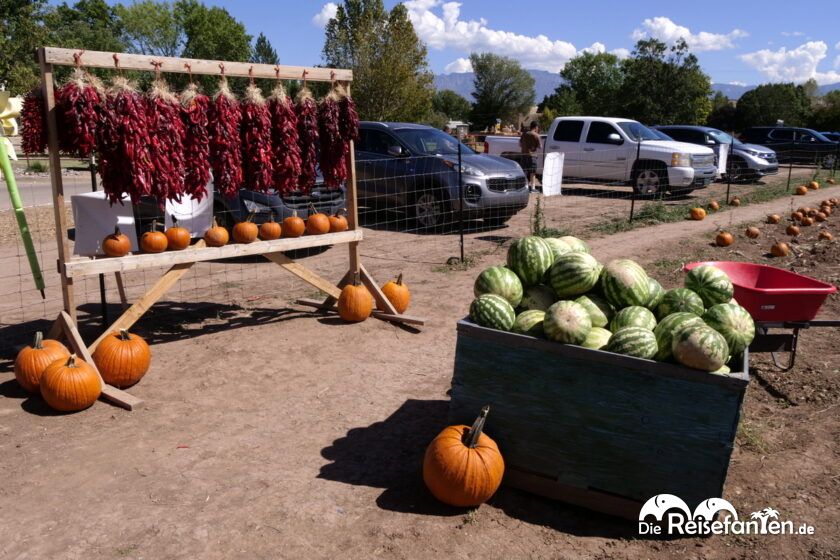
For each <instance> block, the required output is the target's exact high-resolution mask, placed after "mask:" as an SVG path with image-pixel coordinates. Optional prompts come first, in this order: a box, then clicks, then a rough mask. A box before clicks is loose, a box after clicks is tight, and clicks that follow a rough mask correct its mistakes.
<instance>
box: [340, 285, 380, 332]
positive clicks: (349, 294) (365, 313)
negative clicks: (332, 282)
mask: <svg viewBox="0 0 840 560" xmlns="http://www.w3.org/2000/svg"><path fill="white" fill-rule="evenodd" d="M372 311H373V296H371V295H370V292H369V291H368V289H367V288H365V287H364V286H361V285H359V274H358V273H356V274H354V275H353V282H352V283H351V284H347V285H346V286H344V288H342V290H341V295H340V296H339V297H338V316H339V317H341V318H342V319H344V320H345V321H349V322H351V323H358V322H360V321H364V320H365V319H367V318H368V317H370V314H371V312H372Z"/></svg>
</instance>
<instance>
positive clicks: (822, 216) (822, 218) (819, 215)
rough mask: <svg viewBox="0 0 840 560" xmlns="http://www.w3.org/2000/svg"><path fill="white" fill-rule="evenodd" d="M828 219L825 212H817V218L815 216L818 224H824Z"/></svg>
mask: <svg viewBox="0 0 840 560" xmlns="http://www.w3.org/2000/svg"><path fill="white" fill-rule="evenodd" d="M827 219H828V216H827V215H825V214H824V213H823V212H817V214H816V216H814V220H815V221H817V222H824V221H826V220H827Z"/></svg>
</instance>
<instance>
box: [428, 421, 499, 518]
mask: <svg viewBox="0 0 840 560" xmlns="http://www.w3.org/2000/svg"><path fill="white" fill-rule="evenodd" d="M489 411H490V407H489V406H485V407H484V408H482V409H481V414H479V416H478V418H476V420H475V422H474V423H473V425H472V426H471V427H467V426H464V425H460V426H448V427H446V428H444V429H443V431H442V432H440V434H438V436H437V437H436V438H435V439H433V440H432V443H430V444H429V447H427V448H426V454H425V456H424V457H423V481H424V482H425V483H426V486H427V487H428V488H429V490H430V491H431V493H432V494H433V495H434V497H435V498H437V499H438V500H440V501H441V502H443V503H445V504H449V505H452V506H457V507H474V506H477V505H479V504H482V503H484V502H486V501H487V500H489V499H490V498H491V497H492V496H493V494H495V493H496V490H498V489H499V485H500V484H501V483H502V477H503V476H504V474H505V461H504V459H503V458H502V454H501V453H500V452H499V447H498V446H497V445H496V442H495V441H493V440H492V439H490V437H489V436H487V435H486V434H483V433H482V430H483V429H484V423H485V421H486V420H487V413H488V412H489Z"/></svg>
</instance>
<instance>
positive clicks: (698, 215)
mask: <svg viewBox="0 0 840 560" xmlns="http://www.w3.org/2000/svg"><path fill="white" fill-rule="evenodd" d="M689 213H690V215H691V219H692V220H702V219H703V218H705V217H706V211H705V210H703V209H702V208H692V209H691V210H690V211H689Z"/></svg>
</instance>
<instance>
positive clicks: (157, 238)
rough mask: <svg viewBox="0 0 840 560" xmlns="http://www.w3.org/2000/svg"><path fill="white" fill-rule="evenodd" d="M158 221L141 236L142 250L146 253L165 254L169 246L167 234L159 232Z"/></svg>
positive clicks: (154, 221)
mask: <svg viewBox="0 0 840 560" xmlns="http://www.w3.org/2000/svg"><path fill="white" fill-rule="evenodd" d="M157 225H158V223H157V220H153V221H152V228H151V229H150V230H149V231H147V232H145V233H144V234H143V235H142V236H140V248H141V249H143V251H145V252H146V253H163V252H164V251H166V248H167V247H168V246H169V240H168V239H167V238H166V234H165V233H163V232H162V231H158V230H157Z"/></svg>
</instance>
